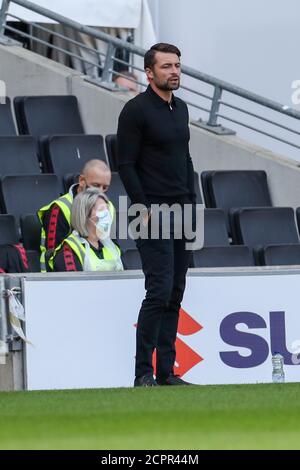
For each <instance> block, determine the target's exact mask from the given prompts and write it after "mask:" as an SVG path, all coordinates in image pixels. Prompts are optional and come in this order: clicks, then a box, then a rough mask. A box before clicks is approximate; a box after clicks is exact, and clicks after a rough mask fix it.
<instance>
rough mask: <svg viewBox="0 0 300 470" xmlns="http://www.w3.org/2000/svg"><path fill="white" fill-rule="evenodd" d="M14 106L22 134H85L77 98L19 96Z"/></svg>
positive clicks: (37, 135)
mask: <svg viewBox="0 0 300 470" xmlns="http://www.w3.org/2000/svg"><path fill="white" fill-rule="evenodd" d="M14 106H15V114H16V118H17V123H18V128H19V133H20V134H29V135H32V136H35V137H40V136H42V135H56V134H84V128H83V124H82V120H81V116H80V112H79V107H78V101H77V98H76V96H72V95H68V96H64V95H61V96H18V97H16V98H15V99H14ZM41 116H42V117H43V118H42V119H41Z"/></svg>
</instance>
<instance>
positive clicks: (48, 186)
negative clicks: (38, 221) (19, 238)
mask: <svg viewBox="0 0 300 470" xmlns="http://www.w3.org/2000/svg"><path fill="white" fill-rule="evenodd" d="M0 187H1V196H2V209H3V212H5V213H8V214H13V215H14V216H15V218H16V222H17V224H18V223H19V219H20V216H21V215H23V214H33V213H35V212H36V211H37V210H38V209H40V208H41V207H42V206H43V205H45V204H48V203H49V202H51V201H53V200H54V199H56V198H57V197H58V196H59V183H58V179H57V177H56V176H55V175H24V176H23V175H22V176H21V175H18V176H15V175H13V176H11V175H9V176H5V177H3V178H1V181H0Z"/></svg>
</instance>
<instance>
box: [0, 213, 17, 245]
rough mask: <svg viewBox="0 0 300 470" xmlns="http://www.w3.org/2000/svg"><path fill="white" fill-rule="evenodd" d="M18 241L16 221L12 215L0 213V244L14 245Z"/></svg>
mask: <svg viewBox="0 0 300 470" xmlns="http://www.w3.org/2000/svg"><path fill="white" fill-rule="evenodd" d="M16 243H19V236H18V231H17V225H16V221H15V218H14V216H13V215H10V214H1V215H0V245H15V244H16Z"/></svg>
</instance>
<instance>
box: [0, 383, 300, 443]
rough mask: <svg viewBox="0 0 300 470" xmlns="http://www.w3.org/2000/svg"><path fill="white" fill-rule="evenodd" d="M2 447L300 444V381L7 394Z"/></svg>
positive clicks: (1, 412) (2, 396)
mask: <svg viewBox="0 0 300 470" xmlns="http://www.w3.org/2000/svg"><path fill="white" fill-rule="evenodd" d="M0 448H1V449H102V450H104V449H111V450H115V449H122V450H125V449H126V450H127V449H134V450H137V449H146V450H151V449H156V450H160V449H161V450H163V449H169V450H180V449H188V450H192V449H196V450H201V449H299V448H300V384H281V385H273V384H270V385H239V386H207V387H204V386H203V387H157V388H136V389H133V388H132V389H125V388H124V389H101V390H70V391H49V392H15V393H6V392H2V393H0Z"/></svg>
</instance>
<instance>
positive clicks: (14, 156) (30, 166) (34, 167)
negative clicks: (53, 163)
mask: <svg viewBox="0 0 300 470" xmlns="http://www.w3.org/2000/svg"><path fill="white" fill-rule="evenodd" d="M0 107H1V105H0ZM35 173H40V165H39V161H38V145H37V141H36V139H35V138H34V137H30V136H17V137H0V175H1V176H5V175H18V174H19V175H32V174H35Z"/></svg>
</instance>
